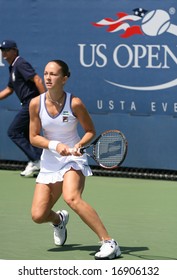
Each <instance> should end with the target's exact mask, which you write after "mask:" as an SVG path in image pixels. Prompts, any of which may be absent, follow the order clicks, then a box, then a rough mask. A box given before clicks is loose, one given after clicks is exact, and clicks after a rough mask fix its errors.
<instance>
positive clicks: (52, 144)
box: [48, 140, 61, 151]
mask: <svg viewBox="0 0 177 280" xmlns="http://www.w3.org/2000/svg"><path fill="white" fill-rule="evenodd" d="M60 143H61V142H60V141H55V140H51V141H50V142H49V145H48V148H49V150H50V151H56V149H57V145H58V144H60Z"/></svg>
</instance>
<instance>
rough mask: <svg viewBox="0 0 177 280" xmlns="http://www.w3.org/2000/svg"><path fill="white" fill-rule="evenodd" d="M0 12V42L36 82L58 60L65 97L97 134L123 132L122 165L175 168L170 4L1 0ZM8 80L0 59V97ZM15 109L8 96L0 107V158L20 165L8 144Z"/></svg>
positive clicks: (174, 33) (174, 19)
mask: <svg viewBox="0 0 177 280" xmlns="http://www.w3.org/2000/svg"><path fill="white" fill-rule="evenodd" d="M0 7H1V11H0V23H1V30H0V41H2V40H4V39H13V40H15V41H16V42H17V44H18V47H19V50H20V55H21V56H22V57H24V58H25V59H27V60H28V61H29V62H31V64H32V65H33V66H34V67H35V69H36V71H37V72H38V74H39V75H40V76H43V68H44V66H45V64H46V63H47V62H48V61H49V60H50V59H55V58H60V59H63V60H65V61H66V62H67V63H68V65H69V66H70V70H71V78H70V79H69V81H68V84H67V85H66V90H68V91H70V92H72V93H73V94H75V95H77V96H79V97H81V98H82V100H83V101H84V103H85V104H86V106H87V108H88V110H89V112H90V114H91V116H92V117H93V120H94V123H95V126H96V130H97V134H99V133H100V132H102V131H104V130H106V129H114V128H117V129H120V130H122V131H123V132H124V134H125V135H126V137H127V140H128V143H129V146H128V154H127V158H126V160H125V162H124V164H123V166H127V167H138V168H156V169H171V170H175V169H177V155H176V151H177V129H176V127H177V119H176V118H177V94H176V91H177V74H176V65H177V44H176V39H177V11H176V9H177V2H176V1H171V0H168V1H165V0H156V1H154V0H152V1H151V0H142V1H138V0H137V1H136V0H134V1H132V0H119V1H118V0H90V1H87V0H75V1H73V0H68V1H65V0H51V1H50V2H48V1H46V0H33V1H32V0H31V1H30V0H26V1H23V0H16V1H13V0H8V1H6V0H0ZM7 81H8V65H7V64H6V62H5V61H3V59H2V55H1V53H0V90H1V89H3V88H4V87H5V86H6V84H7ZM19 108H20V104H19V101H18V99H17V97H16V95H15V94H13V95H12V96H10V97H8V98H7V99H5V100H1V101H0V142H1V145H0V159H7V160H27V159H26V157H25V156H24V154H23V153H22V152H21V151H20V150H19V149H18V148H17V147H16V146H15V145H14V144H13V143H12V142H11V140H9V139H8V137H7V129H8V126H9V124H10V122H11V121H12V119H13V117H14V116H15V114H16V112H17V111H18V110H19ZM80 133H82V131H80Z"/></svg>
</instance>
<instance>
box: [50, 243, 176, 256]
mask: <svg viewBox="0 0 177 280" xmlns="http://www.w3.org/2000/svg"><path fill="white" fill-rule="evenodd" d="M98 249H99V247H98V246H95V245H94V246H90V245H87V246H85V245H82V244H68V245H64V246H59V247H55V248H51V249H48V250H47V251H48V252H52V253H58V252H71V253H72V252H75V253H77V251H84V252H85V251H86V252H90V254H89V255H90V256H94V255H95V253H96V252H97V251H98ZM120 249H121V252H122V254H121V256H120V257H119V259H124V256H125V255H126V256H132V257H135V258H136V259H142V260H174V258H170V257H166V256H157V255H156V256H155V255H148V254H147V255H143V254H140V252H145V251H149V248H148V247H125V246H120ZM126 259H127V257H126ZM176 260H177V259H176Z"/></svg>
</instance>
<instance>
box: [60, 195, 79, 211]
mask: <svg viewBox="0 0 177 280" xmlns="http://www.w3.org/2000/svg"><path fill="white" fill-rule="evenodd" d="M64 200H65V202H66V203H67V204H68V206H69V207H70V208H72V209H73V210H76V209H77V207H78V205H79V201H80V199H78V198H76V197H65V198H64Z"/></svg>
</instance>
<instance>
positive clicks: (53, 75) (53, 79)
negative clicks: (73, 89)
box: [44, 62, 65, 89]
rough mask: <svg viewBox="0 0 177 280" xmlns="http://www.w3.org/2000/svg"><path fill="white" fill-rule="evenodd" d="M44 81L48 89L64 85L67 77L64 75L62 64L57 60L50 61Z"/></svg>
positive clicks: (45, 71)
mask: <svg viewBox="0 0 177 280" xmlns="http://www.w3.org/2000/svg"><path fill="white" fill-rule="evenodd" d="M44 82H45V85H46V87H47V89H49V88H55V87H62V86H63V85H64V83H65V77H63V74H62V69H61V67H60V65H58V64H57V63H55V62H49V63H48V64H47V65H46V67H45V70H44Z"/></svg>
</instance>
